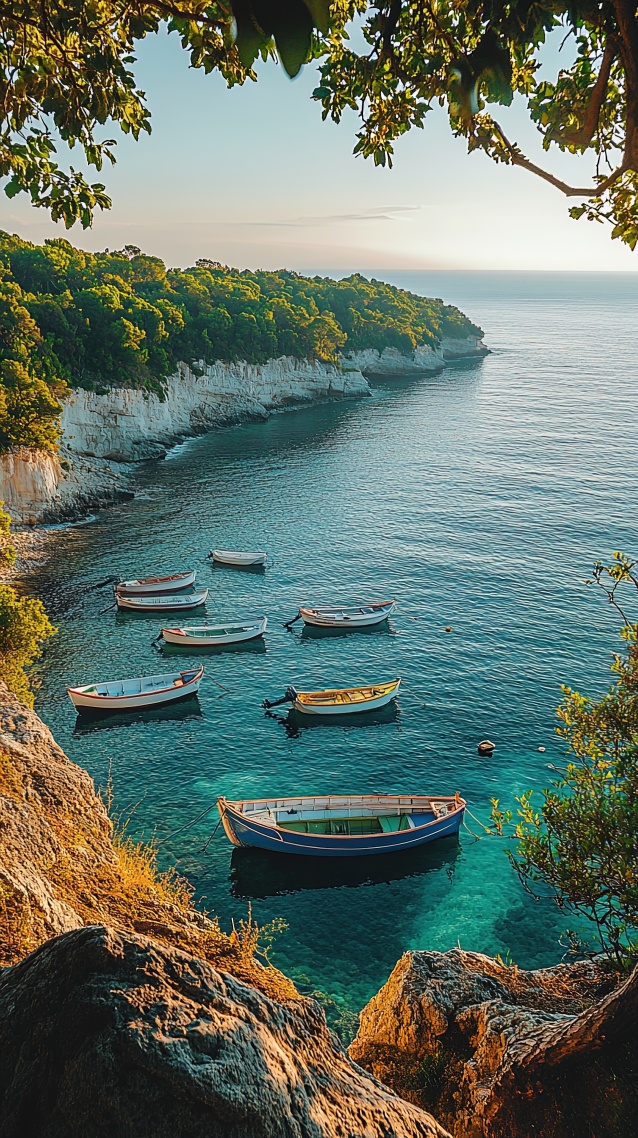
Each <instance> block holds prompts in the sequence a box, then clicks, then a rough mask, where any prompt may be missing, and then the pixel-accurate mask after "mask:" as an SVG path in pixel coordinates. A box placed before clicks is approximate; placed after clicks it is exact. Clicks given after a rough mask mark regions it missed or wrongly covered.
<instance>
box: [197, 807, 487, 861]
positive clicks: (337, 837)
mask: <svg viewBox="0 0 638 1138" xmlns="http://www.w3.org/2000/svg"><path fill="white" fill-rule="evenodd" d="M337 797H349V796H348V795H340V796H337ZM352 797H365V795H361V796H357V795H352ZM384 797H385V796H384ZM387 797H390V798H391V797H399V796H398V795H388V796H387ZM406 797H407V796H406ZM414 797H423V799H427V801H429V802H432V799H434V801H435V802H456V803H457V805H456V808H455V809H454V810H449V811H448V812H447V813H446V814H445V815H443V816H442V817H440V816H439V815H435V816H434V818H432V820H431V821H430V822H424V823H423V824H422V825H419V826H413V827H412V828H411V829H410V830H405V831H403V832H404V833H406V834H408V833H409V834H415V833H417V832H421V831H423V830H425V829H427V828H428V826H433V825H435V824H436V823H437V822H438V823H441V822H447V821H449V820H450V819H451V818H456V816H457V815H458V814H459V813H464V812H465V810H466V809H467V802H466V800H465V799H464V798H462V797H461V796H460V795H458V796H455V795H445V794H439V795H432V796H427V795H423V796H421V795H415V796H414ZM270 801H272V799H269V798H246V799H242V800H241V803H242V804H243V803H244V802H270ZM220 802H221V803H224V806H223V807H220ZM236 805H237V804H235V805H233V804H231V803H230V802H229V801H228V799H227V798H224V797H223V796H220V797H219V798H218V799H217V808H218V810H219V812H220V814H221V816H222V819H223V814H224V812H225V811H229V810H230V813H231V814H234V815H236V816H237V817H238V818H239V819H240V820H243V821H244V822H245V823H246V822H252V823H253V825H254V824H255V823H256V826H257V827H259V826H264V827H268V829H270V830H271V831H273V832H274V833H276V835H277V839H278V840H279V841H280V842H282V843H284V844H286V845H293V844H299V845H300V846H305V847H306V848H309V846H310V843H309V842H300V843H293V842H285V839H284V838H282V837H281V833H280V831H283V832H284V833H286V834H288V833H292V832H294V833H297V831H288V830H285V829H284V827H283V826H279V824H278V823H277V822H260V821H259V820H258V819H253V818H250V817H249V815H246V814H244V813H243V812H242V811H241V810H237V809H236ZM301 836H306V835H303V834H301ZM307 836H309V837H310V836H312V837H315V836H318V835H310V834H308V835H307ZM320 836H321V839H322V841H329V842H330V841H335V842H339V843H341V842H344V841H361V839H362V838H364V837H374V839H375V844H376V842H379V841H381V840H383V839H387V838H391V837H395V834H394V832H393V833H392V834H385V833H381V834H376V835H372V834H321V835H320ZM407 844H410V843H407ZM314 848H315V849H322V846H321V845H318V846H315V847H314Z"/></svg>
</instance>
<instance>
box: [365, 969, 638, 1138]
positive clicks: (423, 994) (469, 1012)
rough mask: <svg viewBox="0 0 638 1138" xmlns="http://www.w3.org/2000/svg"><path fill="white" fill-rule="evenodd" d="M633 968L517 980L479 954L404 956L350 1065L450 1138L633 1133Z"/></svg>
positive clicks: (636, 976)
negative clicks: (620, 975)
mask: <svg viewBox="0 0 638 1138" xmlns="http://www.w3.org/2000/svg"><path fill="white" fill-rule="evenodd" d="M637 1016H638V969H637V970H636V971H635V972H634V973H633V975H632V976H630V977H629V978H628V979H627V980H625V982H624V983H619V982H618V979H617V977H615V976H614V975H613V974H612V973H610V972H609V971H608V970H606V969H604V968H602V967H601V966H597V965H595V964H591V963H587V962H583V963H580V964H572V965H558V966H557V967H555V968H547V969H541V970H538V971H530V972H525V971H522V970H521V969H518V968H516V967H508V966H506V965H504V964H501V963H500V962H498V961H496V960H493V959H491V958H490V957H487V956H483V955H481V954H479V953H472V952H464V951H462V950H461V949H453V950H451V951H450V952H446V953H438V952H409V953H406V954H405V955H404V956H403V957H402V958H401V960H400V961H399V962H398V964H397V965H396V967H395V969H394V971H393V972H392V975H391V976H390V978H389V980H388V982H387V983H386V985H385V986H384V987H383V988H382V989H381V991H380V992H379V993H378V994H377V995H376V996H375V997H374V998H373V999H372V1000H371V1001H370V1003H369V1004H368V1006H367V1007H366V1008H365V1009H364V1011H363V1012H362V1015H361V1026H360V1029H359V1033H358V1035H357V1037H356V1039H355V1040H354V1042H353V1043H352V1045H351V1047H350V1049H349V1050H350V1055H351V1056H352V1058H354V1059H355V1060H356V1061H357V1062H358V1063H361V1064H362V1065H363V1066H365V1067H366V1068H367V1069H368V1070H370V1071H372V1072H373V1073H374V1074H375V1075H376V1076H377V1077H378V1078H380V1079H382V1080H383V1081H384V1082H385V1083H387V1084H388V1085H389V1086H391V1087H393V1089H394V1090H396V1091H397V1092H398V1093H399V1094H402V1095H404V1096H406V1097H407V1098H409V1099H410V1100H411V1101H413V1102H417V1103H419V1104H420V1105H422V1106H424V1107H427V1109H429V1110H431V1111H432V1112H433V1114H434V1115H435V1116H436V1117H437V1118H438V1119H439V1120H440V1121H441V1122H442V1123H443V1124H444V1125H447V1126H448V1128H449V1129H450V1130H451V1132H452V1133H453V1134H454V1136H455V1138H536V1136H538V1138H541V1136H542V1138H620V1136H621V1135H622V1136H623V1138H629V1136H630V1135H635V1134H637V1133H638V1019H637Z"/></svg>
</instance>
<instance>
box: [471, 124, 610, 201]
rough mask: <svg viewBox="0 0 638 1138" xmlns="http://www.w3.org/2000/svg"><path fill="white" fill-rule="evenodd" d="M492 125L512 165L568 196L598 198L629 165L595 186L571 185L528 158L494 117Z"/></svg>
mask: <svg viewBox="0 0 638 1138" xmlns="http://www.w3.org/2000/svg"><path fill="white" fill-rule="evenodd" d="M492 125H493V127H494V129H495V131H496V133H497V134H498V138H499V141H500V142H501V143H502V145H503V146H504V148H505V150H506V152H507V155H508V158H509V160H510V162H511V164H512V166H520V167H521V168H522V169H523V170H527V171H529V173H530V174H536V176H537V177H538V178H542V179H543V181H544V182H549V184H550V186H554V187H555V188H556V189H557V190H560V192H561V193H562V194H565V196H566V197H568V198H597V197H599V196H600V194H604V192H605V190H608V189H609V188H610V186H613V184H614V182H617V181H618V179H619V178H621V177H622V175H623V174H624V173H626V171H627V170H628V169H630V167H629V165H628V164H627V163H625V162H623V163H622V165H620V166H618V167H617V168H616V169H615V170H613V171H612V173H611V174H610V175H609V177H607V178H603V180H602V181H600V182H598V183H597V184H596V185H595V186H585V187H578V186H570V185H569V184H568V183H567V182H563V181H562V179H561V178H557V177H556V176H555V175H554V174H550V172H549V170H543V168H542V166H537V165H536V163H535V162H532V161H531V159H529V158H526V157H525V155H524V154H523V152H522V150H520V149H519V147H518V146H517V145H516V143H514V142H510V141H509V139H508V137H507V135H506V134H505V132H504V131H503V129H502V128H501V127H500V126H499V124H498V123H497V122H496V121H495V120H494V119H492Z"/></svg>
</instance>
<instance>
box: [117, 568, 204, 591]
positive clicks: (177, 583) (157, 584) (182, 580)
mask: <svg viewBox="0 0 638 1138" xmlns="http://www.w3.org/2000/svg"><path fill="white" fill-rule="evenodd" d="M196 577H197V572H196V571H195V569H192V570H191V571H190V572H188V573H182V574H180V576H179V577H177V578H174V579H173V580H170V579H169V578H166V577H165V578H164V579H163V580H161V579H158V580H157V581H146V582H145V581H120V582H119V584H118V585H116V590H115V591H116V592H117V593H118V594H119V595H120V596H124V597H151V596H157V595H158V594H159V595H161V594H162V593H164V594H167V593H169V592H170V593H179V592H181V590H182V589H190V588H192V586H193V585H194V584H195V578H196Z"/></svg>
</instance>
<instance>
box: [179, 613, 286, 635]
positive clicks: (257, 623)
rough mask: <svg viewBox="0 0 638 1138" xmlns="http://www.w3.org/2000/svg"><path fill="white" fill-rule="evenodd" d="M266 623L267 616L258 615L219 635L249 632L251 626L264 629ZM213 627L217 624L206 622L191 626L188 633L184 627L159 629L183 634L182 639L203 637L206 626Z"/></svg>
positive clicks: (220, 626)
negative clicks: (248, 622) (250, 621)
mask: <svg viewBox="0 0 638 1138" xmlns="http://www.w3.org/2000/svg"><path fill="white" fill-rule="evenodd" d="M267 624H268V618H267V617H265V616H260V617H259V619H255V620H254V621H252V623H250V624H238V625H233V626H232V627H231V629H230V631H226V632H221V631H220V632H219V636H230V635H231V633H232V632H250V631H251V629H253V628H262V629H263V630H264V631H265V630H266V627H267ZM213 627H217V626H213V625H206V624H203V625H195V626H194V627H193V628H192V630H191V632H190V633H188V632H186V630H185V629H184V628H162V630H161V631H162V632H163V633H164V632H172V633H173V634H174V635H179V636H183V637H184V639H189V638H191V639H193V638H195V637H196V636H198V637H202V638H203V637H204V636H205V635H206V629H207V628H213ZM218 627H219V629H220V630H221V628H222V627H223V626H222V625H219V626H218ZM217 638H219V637H217ZM209 639H212V637H210V638H209Z"/></svg>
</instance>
